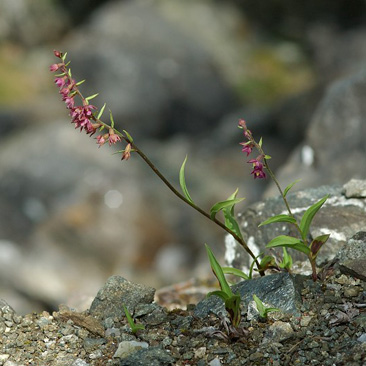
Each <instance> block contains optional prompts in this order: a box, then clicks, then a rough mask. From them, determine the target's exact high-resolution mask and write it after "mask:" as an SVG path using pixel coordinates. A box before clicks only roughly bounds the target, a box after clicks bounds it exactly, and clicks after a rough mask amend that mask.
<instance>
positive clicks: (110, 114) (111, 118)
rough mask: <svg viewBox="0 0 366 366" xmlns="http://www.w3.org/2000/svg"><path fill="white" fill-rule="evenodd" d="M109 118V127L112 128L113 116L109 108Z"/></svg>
mask: <svg viewBox="0 0 366 366" xmlns="http://www.w3.org/2000/svg"><path fill="white" fill-rule="evenodd" d="M109 119H110V121H111V127H112V128H114V118H113V114H112V111H111V110H109Z"/></svg>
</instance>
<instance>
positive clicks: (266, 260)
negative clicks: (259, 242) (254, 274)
mask: <svg viewBox="0 0 366 366" xmlns="http://www.w3.org/2000/svg"><path fill="white" fill-rule="evenodd" d="M269 267H272V268H273V267H276V268H277V265H276V260H275V259H274V257H273V256H272V255H265V256H264V257H263V258H262V260H261V262H260V263H259V268H258V270H259V271H265V270H267V269H268V268H269Z"/></svg>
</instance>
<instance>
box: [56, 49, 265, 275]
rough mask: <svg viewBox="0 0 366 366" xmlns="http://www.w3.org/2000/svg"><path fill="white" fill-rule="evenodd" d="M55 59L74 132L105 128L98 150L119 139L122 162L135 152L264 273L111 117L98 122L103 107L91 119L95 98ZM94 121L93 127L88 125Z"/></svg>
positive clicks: (216, 222)
mask: <svg viewBox="0 0 366 366" xmlns="http://www.w3.org/2000/svg"><path fill="white" fill-rule="evenodd" d="M54 54H55V56H56V57H58V58H59V59H60V61H62V62H60V63H58V64H53V65H51V66H50V71H52V72H54V71H58V70H60V71H61V74H59V75H58V77H57V78H56V79H55V83H56V85H57V86H58V87H59V89H60V94H61V95H62V96H63V100H64V101H65V103H66V106H67V108H68V109H69V110H70V116H71V117H72V122H73V123H75V126H76V128H80V130H81V131H82V130H83V129H84V130H85V131H86V133H87V134H90V136H91V135H93V134H94V133H95V132H96V131H97V129H98V128H100V131H101V130H102V129H103V128H105V129H106V130H107V131H108V133H106V134H104V135H100V136H98V137H97V143H98V144H99V146H102V145H103V144H104V143H105V142H106V141H107V139H108V140H109V145H111V144H115V143H116V142H118V141H121V140H122V139H123V140H124V141H125V142H126V143H127V146H126V148H125V150H124V153H123V155H122V160H124V159H125V160H127V159H128V158H129V157H130V153H131V151H134V152H136V153H137V154H138V155H140V157H141V158H142V159H143V160H144V161H145V163H146V164H147V165H148V166H149V167H150V168H151V169H152V170H153V172H154V173H155V174H156V175H157V176H158V177H159V178H160V179H161V181H162V182H163V183H164V184H165V185H166V186H167V187H168V188H169V189H170V190H171V191H172V192H173V193H174V194H175V195H176V196H177V197H178V198H180V199H181V200H182V201H184V202H185V203H187V204H188V205H189V206H191V207H192V208H193V209H195V210H196V211H198V212H199V213H200V214H201V215H203V216H205V217H206V218H208V219H209V220H211V221H213V222H214V223H215V224H217V225H218V226H220V227H221V228H222V229H224V230H225V231H226V232H227V233H229V234H230V235H231V236H232V237H233V238H234V239H235V240H236V241H237V242H238V243H239V244H240V245H241V246H242V247H243V248H244V250H245V251H246V252H247V253H248V254H249V255H250V256H251V257H252V258H253V260H254V262H255V264H256V265H257V267H258V269H259V273H260V275H261V276H263V275H264V272H263V271H262V270H260V265H259V262H258V260H257V259H256V256H255V255H254V253H253V252H252V251H251V250H250V248H249V247H248V245H247V243H246V242H245V240H244V239H243V238H241V237H240V236H238V235H237V234H236V233H235V232H234V231H232V230H231V229H229V228H228V227H226V225H225V224H224V223H222V222H221V221H219V220H217V219H216V218H215V217H211V215H210V214H209V213H208V212H206V211H204V210H203V209H201V208H200V207H199V206H197V205H195V204H194V203H193V202H191V201H190V200H188V199H187V198H186V197H185V196H184V195H182V194H181V193H180V192H179V191H178V190H177V189H176V188H175V187H174V186H173V185H172V184H171V183H170V182H169V181H168V179H167V178H166V177H165V176H164V175H163V174H162V173H161V172H160V171H159V170H158V169H157V168H156V166H155V165H154V164H153V163H152V162H151V160H150V159H149V158H148V157H147V156H146V155H145V154H144V153H143V152H142V151H141V150H140V149H139V148H138V147H137V146H136V145H135V144H134V142H133V141H132V138H131V137H130V136H129V134H128V133H127V132H126V131H124V132H125V133H124V134H123V133H121V132H119V131H118V130H116V129H115V127H114V121H113V117H112V114H111V125H109V124H107V123H105V122H103V121H102V120H100V115H101V114H102V113H103V110H104V107H103V109H102V110H101V112H100V115H99V116H98V117H96V116H95V113H92V112H91V111H92V110H94V109H97V108H96V107H95V106H93V105H90V104H89V100H90V99H92V98H94V97H95V96H96V95H97V94H95V95H93V96H90V97H87V98H84V96H83V95H82V93H81V92H80V90H79V88H78V85H80V84H81V83H82V82H79V83H76V82H75V80H74V79H72V77H71V70H70V69H68V68H67V66H68V63H67V64H65V58H66V54H65V55H63V54H62V53H61V52H59V51H54ZM76 95H77V96H78V97H79V98H80V99H81V101H82V106H76V107H75V99H74V98H75V96H76ZM92 121H94V122H95V123H92Z"/></svg>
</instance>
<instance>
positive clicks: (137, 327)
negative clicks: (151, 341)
mask: <svg viewBox="0 0 366 366" xmlns="http://www.w3.org/2000/svg"><path fill="white" fill-rule="evenodd" d="M122 306H123V310H124V311H125V314H126V318H127V322H128V325H129V326H130V328H131V331H132V333H133V334H136V333H137V332H138V331H139V330H143V329H145V326H144V325H143V324H136V323H135V321H134V320H133V318H132V316H131V314H130V312H129V311H128V310H127V308H126V306H125V305H122Z"/></svg>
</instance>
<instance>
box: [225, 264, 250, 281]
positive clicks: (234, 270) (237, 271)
mask: <svg viewBox="0 0 366 366" xmlns="http://www.w3.org/2000/svg"><path fill="white" fill-rule="evenodd" d="M222 271H223V272H224V274H229V275H233V276H237V277H241V278H243V279H244V280H249V276H248V275H246V274H245V273H244V272H243V271H241V270H240V269H237V268H233V267H222Z"/></svg>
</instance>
